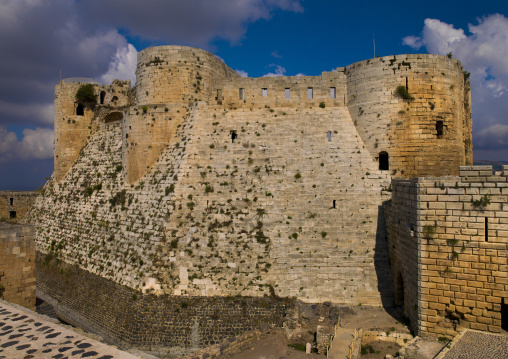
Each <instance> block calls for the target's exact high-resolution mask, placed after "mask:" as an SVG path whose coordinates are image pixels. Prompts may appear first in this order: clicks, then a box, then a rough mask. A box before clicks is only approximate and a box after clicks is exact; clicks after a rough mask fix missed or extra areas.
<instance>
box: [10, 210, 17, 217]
mask: <svg viewBox="0 0 508 359" xmlns="http://www.w3.org/2000/svg"><path fill="white" fill-rule="evenodd" d="M9 218H11V219H13V218H16V211H10V212H9Z"/></svg>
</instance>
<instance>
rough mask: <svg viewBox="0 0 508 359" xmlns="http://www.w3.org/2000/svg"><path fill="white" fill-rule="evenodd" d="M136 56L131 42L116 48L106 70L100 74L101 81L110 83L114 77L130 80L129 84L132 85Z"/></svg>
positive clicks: (136, 53) (134, 80)
mask: <svg viewBox="0 0 508 359" xmlns="http://www.w3.org/2000/svg"><path fill="white" fill-rule="evenodd" d="M137 58H138V52H137V50H136V49H135V48H134V46H132V45H131V44H127V46H125V47H123V48H119V49H117V51H116V54H115V56H114V58H113V60H112V61H111V62H110V63H109V69H108V71H107V72H106V73H105V74H104V75H102V76H101V81H102V82H103V83H111V81H113V80H114V79H119V80H131V85H134V83H135V82H136V64H137Z"/></svg>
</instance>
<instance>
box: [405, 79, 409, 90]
mask: <svg viewBox="0 0 508 359" xmlns="http://www.w3.org/2000/svg"><path fill="white" fill-rule="evenodd" d="M406 90H407V91H409V84H408V81H407V77H406Z"/></svg>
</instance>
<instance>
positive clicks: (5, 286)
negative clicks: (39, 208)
mask: <svg viewBox="0 0 508 359" xmlns="http://www.w3.org/2000/svg"><path fill="white" fill-rule="evenodd" d="M0 298H2V299H4V300H6V301H8V302H11V303H15V304H19V305H22V306H23V307H26V308H28V309H31V310H35V227H34V226H31V225H26V224H25V225H20V224H10V223H2V222H0Z"/></svg>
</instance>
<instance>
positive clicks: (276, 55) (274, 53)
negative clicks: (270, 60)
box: [270, 51, 282, 59]
mask: <svg viewBox="0 0 508 359" xmlns="http://www.w3.org/2000/svg"><path fill="white" fill-rule="evenodd" d="M270 55H272V56H273V57H275V58H276V59H282V56H281V55H279V52H278V51H273V52H272V53H271V54H270Z"/></svg>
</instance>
